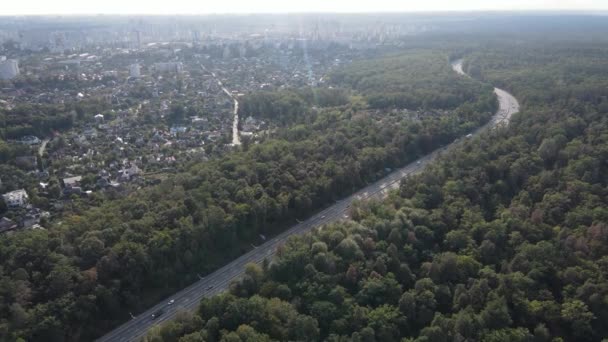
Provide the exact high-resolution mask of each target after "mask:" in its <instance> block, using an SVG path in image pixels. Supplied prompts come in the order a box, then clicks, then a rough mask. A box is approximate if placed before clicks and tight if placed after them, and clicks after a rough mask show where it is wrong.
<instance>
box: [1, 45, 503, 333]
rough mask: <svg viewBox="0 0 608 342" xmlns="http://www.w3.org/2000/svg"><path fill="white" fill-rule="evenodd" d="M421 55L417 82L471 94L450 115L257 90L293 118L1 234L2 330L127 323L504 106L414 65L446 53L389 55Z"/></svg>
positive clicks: (468, 83) (487, 92)
mask: <svg viewBox="0 0 608 342" xmlns="http://www.w3.org/2000/svg"><path fill="white" fill-rule="evenodd" d="M418 54H424V56H426V57H425V58H418V59H417V60H418V63H417V64H415V65H413V64H409V63H405V62H404V63H402V65H401V66H400V72H403V73H404V74H405V75H408V84H410V85H411V86H412V87H415V88H417V89H419V90H420V91H424V92H425V93H428V94H434V95H433V96H431V97H429V99H435V98H437V99H438V98H439V97H438V95H439V93H441V92H443V91H446V89H448V88H450V87H453V88H454V89H453V90H451V91H450V93H454V94H459V93H466V94H474V95H471V96H460V97H457V98H456V100H455V102H454V101H452V102H451V104H450V106H451V107H450V110H449V111H442V112H441V113H442V114H441V115H420V117H419V118H416V119H411V118H409V117H406V116H402V115H398V114H391V115H388V114H387V113H388V111H387V112H382V111H380V112H378V111H376V110H375V109H370V106H371V105H370V103H368V101H367V100H366V99H365V97H364V96H362V94H361V93H360V91H359V90H358V89H357V88H350V85H349V84H348V83H343V85H342V86H340V89H338V90H334V91H332V90H321V91H318V92H317V91H316V90H313V91H310V90H297V89H294V90H285V91H281V92H279V93H276V94H275V93H271V94H261V95H258V96H252V98H251V99H250V100H245V102H246V103H247V102H248V103H252V105H248V106H245V109H244V110H245V111H246V112H247V113H249V114H250V115H255V116H259V117H266V116H268V117H275V118H278V119H279V120H281V117H285V119H284V120H283V125H284V128H283V129H281V130H280V131H278V132H276V134H274V135H272V136H271V137H269V138H267V139H265V140H264V141H262V142H260V143H258V144H254V145H253V144H252V145H248V144H244V145H243V148H242V150H241V151H236V152H234V153H230V154H227V155H226V156H225V157H222V158H219V159H215V160H210V161H208V162H205V163H196V164H193V165H190V166H189V167H188V168H187V171H186V172H182V173H178V174H176V175H175V176H174V177H171V178H169V179H167V180H166V181H163V182H162V183H161V184H159V185H158V186H154V187H150V188H145V189H142V190H140V191H137V192H134V193H132V194H129V195H128V196H127V197H125V198H116V199H112V198H104V197H102V196H99V197H97V196H93V197H92V199H91V201H92V202H94V203H96V205H95V206H93V207H89V206H88V205H87V206H84V205H79V202H78V201H74V202H73V203H72V205H71V209H69V208H68V211H67V212H66V213H65V214H64V215H63V216H62V217H61V218H60V219H57V220H55V222H54V224H52V225H51V226H50V227H49V229H47V230H28V231H23V232H20V233H19V234H13V235H10V236H2V237H0V260H1V264H0V340H9V341H20V340H21V341H22V340H25V341H51V342H52V341H88V340H92V339H94V338H96V337H98V336H100V335H101V334H103V333H105V332H107V331H108V330H109V329H110V328H112V327H115V326H116V325H117V324H119V323H121V322H122V321H124V320H127V319H128V317H129V316H128V312H129V311H132V312H138V311H140V310H142V309H145V308H147V307H148V306H150V305H151V304H153V303H155V302H157V301H158V300H160V299H161V298H163V297H164V296H167V295H168V294H170V293H172V292H174V291H175V290H177V289H180V288H182V287H184V286H185V285H188V284H190V283H192V282H194V281H195V280H196V279H198V278H197V273H200V274H207V273H209V272H211V271H213V270H215V269H217V268H218V267H220V266H222V265H223V264H225V263H226V262H227V261H229V260H231V259H233V258H235V257H236V256H239V255H241V254H242V253H244V252H245V251H247V250H248V249H249V248H251V247H250V246H251V243H259V242H260V241H259V239H260V238H259V235H260V234H264V235H267V236H271V235H273V234H275V233H278V232H280V231H282V230H283V229H285V228H286V227H288V226H289V225H291V224H293V223H294V222H295V221H296V219H298V218H302V217H305V216H306V215H309V214H310V213H312V212H314V211H316V210H319V209H321V208H323V207H324V206H327V205H329V204H331V203H333V202H334V201H335V200H337V199H339V198H341V197H343V196H345V195H347V194H350V193H352V192H353V191H355V190H357V189H359V188H360V187H362V186H363V185H365V184H367V183H369V182H372V181H374V180H376V179H378V178H380V177H382V176H383V175H385V174H386V173H387V172H388V170H391V169H392V168H396V167H400V166H403V165H404V164H406V163H407V162H410V161H412V160H414V159H416V158H418V157H420V156H422V155H424V154H426V153H428V152H430V151H432V150H434V149H436V148H438V147H439V146H442V145H445V144H447V143H449V142H451V141H453V140H454V139H455V138H457V137H459V136H462V135H465V134H467V133H468V132H470V131H471V130H472V129H473V128H475V127H478V126H481V125H482V124H483V123H485V122H486V121H487V120H488V119H489V118H490V116H491V112H492V111H493V110H494V108H495V107H496V100H495V98H494V96H493V95H492V87H491V86H488V85H483V84H481V83H479V82H477V81H473V80H465V81H458V82H453V83H451V84H442V85H441V86H440V85H439V84H436V83H434V81H429V79H428V78H423V77H422V76H421V75H423V74H425V73H420V72H418V71H416V72H415V71H413V70H409V69H408V65H410V66H409V67H410V68H416V69H417V70H418V69H420V68H424V69H426V70H427V72H428V74H431V75H434V76H433V79H434V80H441V79H443V78H453V77H454V76H453V72H452V71H451V70H450V69H449V67H446V66H445V65H444V64H445V63H447V55H445V54H444V53H443V52H442V51H435V52H434V54H433V55H436V57H434V58H427V57H429V56H431V52H429V51H426V52H420V51H411V52H409V53H403V54H401V55H400V57H399V56H392V57H391V61H393V62H395V61H398V60H399V59H404V60H408V59H410V58H412V55H418ZM385 62H386V60H385V59H383V58H377V59H373V60H370V61H368V62H366V63H367V64H366V65H367V66H366V68H367V70H372V69H373V68H375V69H376V70H377V71H378V72H380V71H381V70H385V69H386V66H385V65H384V63H385ZM395 63H396V62H395ZM384 75H385V76H386V77H387V78H388V77H389V75H388V74H384ZM417 75H419V76H420V77H421V78H420V80H419V81H418V82H417V81H416V79H415V78H414V77H417ZM336 82H338V81H336ZM438 82H439V81H438ZM387 83H389V81H388V80H387ZM382 84H383V82H381V81H380V82H377V83H375V86H377V87H382ZM369 87H372V88H373V86H372V85H370V86H369ZM462 88H465V89H464V90H463V89H462ZM367 89H370V88H367ZM380 92H381V91H380V90H378V91H377V93H380ZM337 95H339V96H337ZM256 103H257V104H256ZM282 103H287V105H280V104H282ZM294 103H297V105H298V107H297V108H299V109H298V110H297V111H296V110H295V109H293V108H294V107H293V106H292V104H294ZM400 106H401V104H394V105H392V107H393V109H397V108H400ZM434 107H437V108H442V109H445V103H443V102H437V103H436V104H435V103H434V102H433V100H428V99H427V100H426V102H425V108H424V109H425V110H426V111H429V112H432V111H433V108H434ZM478 109H483V110H481V111H480V110H478ZM385 114H387V115H385ZM422 114H424V113H422ZM308 322H311V321H310V320H308Z"/></svg>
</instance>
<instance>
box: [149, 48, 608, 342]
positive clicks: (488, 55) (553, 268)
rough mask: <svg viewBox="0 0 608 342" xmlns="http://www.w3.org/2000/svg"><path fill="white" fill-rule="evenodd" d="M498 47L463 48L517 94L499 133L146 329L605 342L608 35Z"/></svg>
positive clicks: (480, 68)
mask: <svg viewBox="0 0 608 342" xmlns="http://www.w3.org/2000/svg"><path fill="white" fill-rule="evenodd" d="M464 43H465V42H463V44H464ZM502 44H504V45H499V44H498V43H489V44H484V45H481V46H478V47H477V48H476V49H474V50H473V51H471V52H470V54H469V55H465V57H466V59H467V61H468V62H467V69H468V70H469V71H470V72H471V73H472V74H473V75H475V76H476V77H479V78H481V79H483V80H487V81H490V82H493V83H496V84H498V85H500V86H502V87H505V88H506V89H509V90H510V91H512V92H513V93H514V95H515V96H516V97H518V98H519V99H521V101H522V104H523V108H524V110H523V111H522V112H521V113H520V114H518V115H516V116H515V117H514V118H513V120H512V122H511V124H510V126H509V127H508V128H502V129H498V130H494V131H492V132H488V133H485V134H484V135H483V136H481V137H479V138H475V139H472V140H470V141H467V142H465V143H463V145H462V146H460V147H458V148H456V149H454V150H453V151H452V153H450V154H449V156H446V157H444V158H442V159H441V160H440V161H439V162H437V163H436V164H434V165H433V166H432V167H430V168H429V169H428V170H426V171H425V172H424V173H422V174H420V175H418V176H416V177H411V178H409V179H407V180H405V181H403V182H402V184H401V187H400V190H399V191H398V192H395V193H393V194H391V196H389V198H387V199H386V200H384V201H382V202H371V203H359V204H357V205H355V206H354V207H353V209H352V213H351V215H352V220H350V221H346V222H340V223H336V224H332V225H330V226H328V227H325V228H324V229H322V230H321V231H317V232H315V233H314V234H307V235H305V236H301V237H293V238H292V239H291V240H290V241H289V242H288V243H287V244H286V245H284V246H282V247H281V248H279V250H278V256H277V257H276V258H275V260H273V261H271V262H270V263H265V264H264V265H263V266H257V265H250V266H249V267H248V268H247V271H246V273H245V275H244V276H243V278H242V279H241V280H240V281H239V282H237V283H234V284H233V285H232V286H231V290H230V292H229V293H226V294H222V295H219V296H216V297H213V298H208V299H204V300H203V301H202V303H201V305H200V307H199V309H198V311H197V312H196V313H194V314H189V313H184V314H183V315H181V316H180V317H179V318H178V319H176V320H174V321H172V322H170V323H168V324H165V325H164V326H163V327H162V328H157V329H155V330H154V331H153V332H151V333H150V335H149V336H148V337H147V340H148V341H154V342H161V341H165V342H169V341H180V342H192V341H270V340H281V341H286V340H325V341H404V342H405V341H600V340H602V339H603V338H606V336H608V327H607V326H606V322H608V255H607V252H608V203H607V195H608V176H607V175H608V164H607V162H606V161H607V160H608V116H607V115H606V114H607V113H606V109H607V108H606V101H607V98H608V77H607V76H608V60H607V59H606V58H605V56H606V55H607V53H608V45H606V44H599V43H598V42H593V43H592V44H591V43H586V44H582V43H578V42H566V41H564V42H560V43H556V42H555V41H553V42H552V43H551V44H544V43H543V42H542V41H533V42H525V43H524V42H522V41H521V40H518V41H517V42H516V43H515V44H505V43H504V42H503V43H502Z"/></svg>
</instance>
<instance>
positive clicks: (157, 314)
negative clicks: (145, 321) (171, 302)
mask: <svg viewBox="0 0 608 342" xmlns="http://www.w3.org/2000/svg"><path fill="white" fill-rule="evenodd" d="M164 313H165V310H163V309H158V310H156V312H155V313H153V314H152V319H156V318H158V317H159V316H160V315H162V314H164Z"/></svg>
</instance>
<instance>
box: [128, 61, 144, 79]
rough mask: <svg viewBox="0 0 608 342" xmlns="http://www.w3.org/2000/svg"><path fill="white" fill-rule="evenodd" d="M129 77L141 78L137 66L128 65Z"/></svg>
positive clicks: (139, 69) (139, 68)
mask: <svg viewBox="0 0 608 342" xmlns="http://www.w3.org/2000/svg"><path fill="white" fill-rule="evenodd" d="M129 76H131V77H139V76H141V67H140V66H139V64H137V63H135V64H131V65H129Z"/></svg>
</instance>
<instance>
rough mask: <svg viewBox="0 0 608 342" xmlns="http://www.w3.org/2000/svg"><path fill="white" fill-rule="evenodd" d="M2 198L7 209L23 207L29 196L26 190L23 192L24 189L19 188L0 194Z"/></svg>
mask: <svg viewBox="0 0 608 342" xmlns="http://www.w3.org/2000/svg"><path fill="white" fill-rule="evenodd" d="M2 198H3V199H4V203H6V206H7V207H8V208H9V209H14V208H22V207H25V206H26V205H27V200H28V198H29V197H28V196H27V192H25V190H23V189H19V190H15V191H11V192H7V193H5V194H4V195H2Z"/></svg>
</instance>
